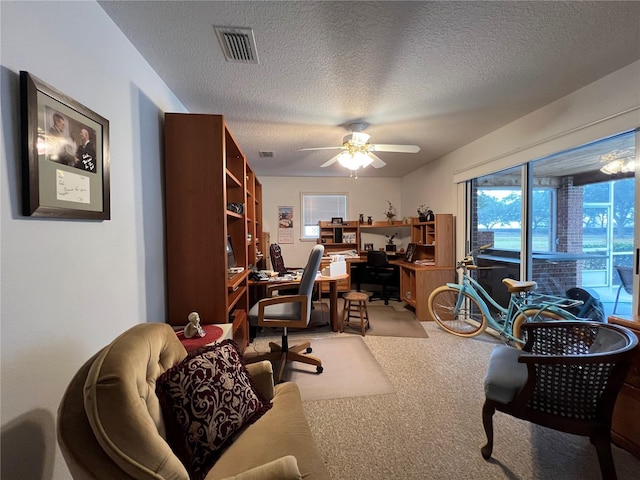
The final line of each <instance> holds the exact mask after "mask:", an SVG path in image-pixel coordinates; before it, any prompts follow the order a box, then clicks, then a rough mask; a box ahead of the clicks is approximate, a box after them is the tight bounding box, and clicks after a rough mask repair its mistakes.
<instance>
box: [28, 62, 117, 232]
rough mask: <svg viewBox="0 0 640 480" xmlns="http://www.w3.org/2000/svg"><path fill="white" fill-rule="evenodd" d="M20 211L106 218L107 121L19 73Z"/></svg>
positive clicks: (108, 184) (107, 184) (108, 193)
mask: <svg viewBox="0 0 640 480" xmlns="http://www.w3.org/2000/svg"><path fill="white" fill-rule="evenodd" d="M20 94H21V98H20V103H21V105H20V107H21V127H22V138H21V141H22V152H23V158H22V165H23V179H22V188H23V208H22V210H23V214H24V215H25V216H34V217H57V218H75V219H92V220H109V219H110V218H111V212H110V183H109V121H108V120H106V119H105V118H104V117H102V116H100V115H98V114H97V113H95V112H94V111H92V110H90V109H89V108H87V107H85V106H84V105H82V104H80V103H78V102H76V101H75V100H73V99H72V98H70V97H68V96H66V95H65V94H63V93H62V92H60V91H58V90H56V89H55V88H53V87H51V86H50V85H48V84H46V83H45V82H43V81H42V80H40V79H39V78H37V77H35V76H34V75H31V74H30V73H28V72H24V71H21V72H20Z"/></svg>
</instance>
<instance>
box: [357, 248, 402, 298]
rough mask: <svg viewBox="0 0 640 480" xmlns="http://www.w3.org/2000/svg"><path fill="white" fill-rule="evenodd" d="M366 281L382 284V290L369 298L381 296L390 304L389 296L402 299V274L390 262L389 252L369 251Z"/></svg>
mask: <svg viewBox="0 0 640 480" xmlns="http://www.w3.org/2000/svg"><path fill="white" fill-rule="evenodd" d="M365 270H366V273H365V275H366V283H372V284H374V285H381V286H382V291H381V292H380V293H377V292H376V293H374V294H373V295H372V296H371V297H370V298H369V300H374V299H376V298H380V299H382V300H384V304H385V305H389V298H393V299H395V300H397V301H400V285H399V283H400V276H399V274H398V270H397V268H396V267H395V266H394V265H391V264H389V258H388V257H387V254H386V253H385V252H383V251H381V250H370V251H368V252H367V266H366V267H365Z"/></svg>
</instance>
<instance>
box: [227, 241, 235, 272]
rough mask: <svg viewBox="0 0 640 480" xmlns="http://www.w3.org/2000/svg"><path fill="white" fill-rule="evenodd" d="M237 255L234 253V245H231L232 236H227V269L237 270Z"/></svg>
mask: <svg viewBox="0 0 640 480" xmlns="http://www.w3.org/2000/svg"><path fill="white" fill-rule="evenodd" d="M235 266H236V255H235V254H234V253H233V243H231V235H227V268H235Z"/></svg>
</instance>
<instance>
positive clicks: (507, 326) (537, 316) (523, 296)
mask: <svg viewBox="0 0 640 480" xmlns="http://www.w3.org/2000/svg"><path fill="white" fill-rule="evenodd" d="M490 246H491V245H483V246H482V247H480V248H478V249H476V250H474V251H472V252H470V253H469V254H467V256H466V257H465V258H464V260H462V261H460V262H458V264H457V265H456V269H457V270H462V282H461V283H447V284H446V285H443V286H442V287H438V288H436V289H435V290H434V291H433V292H432V293H431V295H430V296H429V303H428V307H429V312H430V313H431V316H432V318H434V319H435V321H436V322H437V323H438V325H440V326H441V327H442V328H443V329H445V330H446V331H448V332H450V333H453V334H454V335H458V336H461V337H474V336H476V335H479V334H480V333H482V332H484V331H485V330H486V329H487V327H491V328H492V329H493V330H494V331H496V332H497V333H498V334H500V336H502V337H504V338H506V339H507V341H512V342H515V343H516V344H517V345H522V344H523V343H524V338H523V336H522V324H523V323H524V322H533V321H546V320H579V318H578V317H576V316H575V315H573V314H572V313H570V312H568V311H567V310H565V309H567V308H571V307H575V306H577V305H580V304H582V301H580V300H572V299H567V298H563V297H556V296H553V295H543V294H537V293H534V290H535V288H536V282H532V281H517V280H513V279H511V278H504V279H503V280H502V283H503V284H504V285H505V286H506V287H507V290H508V291H509V294H510V297H509V305H508V306H507V307H506V308H505V307H503V306H501V305H500V304H498V303H497V302H496V301H495V300H494V299H493V298H492V297H491V295H489V293H487V291H486V290H485V289H484V288H483V287H482V285H480V283H478V282H477V281H476V280H475V279H474V278H473V277H472V276H471V271H474V270H478V269H481V268H483V267H478V266H477V265H476V263H475V259H474V257H473V255H472V254H473V252H475V251H482V250H484V249H486V248H489V247H490ZM484 268H491V267H484ZM489 305H490V306H491V307H492V308H493V311H494V312H495V313H493V314H492V312H491V310H490V308H489Z"/></svg>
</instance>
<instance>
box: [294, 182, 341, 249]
mask: <svg viewBox="0 0 640 480" xmlns="http://www.w3.org/2000/svg"><path fill="white" fill-rule="evenodd" d="M301 203H302V226H301V228H302V231H301V232H300V238H301V239H302V240H314V241H315V240H317V238H318V235H319V234H320V231H319V229H318V222H319V221H320V220H331V219H332V218H333V217H342V218H347V195H346V194H344V193H303V194H302V199H301Z"/></svg>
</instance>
